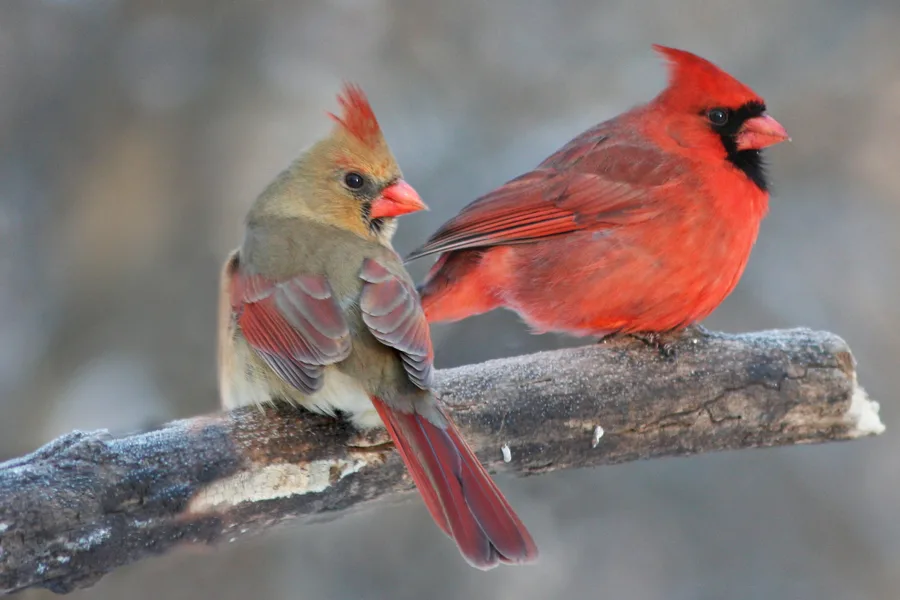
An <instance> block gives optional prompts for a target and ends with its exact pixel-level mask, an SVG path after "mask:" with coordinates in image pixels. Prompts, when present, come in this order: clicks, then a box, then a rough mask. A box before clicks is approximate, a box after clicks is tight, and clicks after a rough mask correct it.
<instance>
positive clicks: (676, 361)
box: [0, 329, 884, 593]
mask: <svg viewBox="0 0 900 600" xmlns="http://www.w3.org/2000/svg"><path fill="white" fill-rule="evenodd" d="M675 350H676V353H677V354H676V356H675V357H674V358H663V357H662V356H660V355H659V353H658V352H656V351H655V350H653V349H650V348H648V347H646V346H644V345H643V344H641V343H640V342H636V341H634V340H630V339H621V340H615V341H612V342H608V343H604V344H595V345H591V346H585V347H581V348H575V349H568V350H559V351H553V352H542V353H538V354H532V355H528V356H521V357H515V358H509V359H503V360H495V361H490V362H486V363H483V364H479V365H473V366H466V367H460V368H456V369H447V370H442V371H440V372H439V374H438V381H439V389H440V390H441V394H442V397H443V399H444V401H445V402H446V403H447V404H448V405H449V407H450V408H451V410H452V413H453V416H454V418H455V420H456V421H457V423H458V425H459V427H460V429H461V430H462V432H463V434H464V435H465V437H466V438H467V439H468V440H469V442H470V443H471V444H472V447H473V448H474V449H475V450H476V452H478V455H479V457H480V458H481V459H482V460H483V461H485V462H486V464H487V465H488V468H489V469H491V470H505V471H510V472H515V473H518V474H520V475H533V474H536V473H543V472H547V471H554V470H557V469H567V468H574V467H587V466H597V465H604V464H613V463H621V462H625V461H631V460H637V459H645V458H654V457H660V456H678V455H688V454H695V453H699V452H709V451H714V450H726V449H737V448H751V447H759V446H780V445H790V444H801V443H810V442H825V441H832V440H846V439H852V438H857V437H861V436H866V435H873V434H878V433H881V432H882V431H883V429H884V426H883V425H882V424H881V421H880V420H879V418H878V404H877V403H875V402H873V401H871V400H869V399H868V397H867V396H866V393H865V391H864V390H863V389H862V388H861V387H859V386H858V384H857V381H856V371H855V361H854V359H853V356H852V355H851V352H850V349H849V348H848V346H847V344H846V343H845V342H844V341H843V340H842V339H840V338H839V337H837V336H836V335H834V334H831V333H827V332H814V331H810V330H805V329H798V330H790V331H768V332H759V333H751V334H745V335H725V334H710V335H707V336H701V337H685V338H683V339H681V340H680V341H679V342H678V343H677V345H676V346H675ZM386 441H387V438H386V437H385V434H384V433H383V432H376V433H370V434H367V435H360V434H358V433H355V432H354V431H353V430H351V429H350V428H349V427H348V426H347V425H346V424H344V423H343V422H341V421H339V420H335V419H329V418H325V417H321V416H317V415H311V414H309V413H305V412H302V411H298V410H296V409H293V408H290V407H286V406H277V407H271V408H269V409H267V410H265V411H258V410H255V409H239V410H237V411H234V412H231V413H218V414H213V415H208V416H201V417H196V418H192V419H186V420H182V421H176V422H172V423H169V424H167V425H165V426H163V427H162V428H161V429H159V430H156V431H150V432H146V433H140V434H135V435H128V436H124V437H113V436H111V435H110V434H109V433H108V432H106V431H95V432H88V433H85V432H77V431H76V432H73V433H70V434H68V435H65V436H63V437H61V438H58V439H57V440H54V441H53V442H50V443H49V444H47V445H46V446H44V447H42V448H40V449H38V450H37V451H35V452H34V453H32V454H30V455H27V456H24V457H21V458H18V459H15V460H11V461H8V462H6V463H3V464H0V593H10V592H14V591H18V590H22V589H25V588H29V587H44V588H48V589H50V590H53V591H54V592H58V593H65V592H69V591H71V590H73V589H76V588H79V587H86V586H89V585H91V584H93V583H94V582H96V581H97V580H98V579H100V578H101V577H102V576H103V575H105V574H106V573H108V572H110V571H111V570H113V569H115V568H116V567H119V566H121V565H125V564H128V563H131V562H134V561H137V560H139V559H141V558H143V557H145V556H148V555H153V554H157V553H162V552H165V551H167V550H169V549H171V548H173V547H174V546H177V545H179V544H183V543H215V542H219V541H222V540H232V539H234V538H236V537H240V536H242V535H246V534H250V533H254V532H258V531H261V530H263V529H265V528H267V527H269V526H271V525H273V524H276V523H278V522H281V521H283V520H285V519H286V518H289V517H307V518H309V517H316V516H318V517H319V518H322V517H326V518H327V517H328V516H329V515H337V514H338V513H337V511H341V510H344V509H347V508H349V507H354V506H358V505H361V504H364V503H367V502H370V501H372V500H375V499H378V498H382V497H385V496H387V495H389V494H393V493H395V492H399V491H403V490H408V489H410V488H411V485H412V484H411V482H410V480H409V479H408V477H407V476H406V474H405V470H404V469H403V465H402V463H401V462H400V460H399V458H398V457H397V456H396V453H395V452H393V451H392V450H391V448H390V446H389V445H387V444H385V442H386ZM511 500H512V503H513V505H515V498H512V499H511ZM438 535H439V534H438V530H437V529H435V536H436V537H437V536H438Z"/></svg>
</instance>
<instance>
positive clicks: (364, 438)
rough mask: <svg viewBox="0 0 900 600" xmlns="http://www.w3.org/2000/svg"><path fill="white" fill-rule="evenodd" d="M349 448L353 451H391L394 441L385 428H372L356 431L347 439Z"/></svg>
mask: <svg viewBox="0 0 900 600" xmlns="http://www.w3.org/2000/svg"><path fill="white" fill-rule="evenodd" d="M347 448H349V449H350V450H352V451H353V452H378V453H383V452H390V451H391V450H393V449H394V442H393V441H392V440H391V438H390V437H389V436H388V433H387V431H385V430H384V429H370V430H366V431H358V432H356V433H355V434H354V435H353V436H352V437H351V438H350V439H349V440H347Z"/></svg>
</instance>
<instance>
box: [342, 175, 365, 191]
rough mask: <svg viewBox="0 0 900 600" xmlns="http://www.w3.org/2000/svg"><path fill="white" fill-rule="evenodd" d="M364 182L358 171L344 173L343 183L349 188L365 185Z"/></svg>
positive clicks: (355, 188) (356, 188)
mask: <svg viewBox="0 0 900 600" xmlns="http://www.w3.org/2000/svg"><path fill="white" fill-rule="evenodd" d="M365 183H366V181H365V179H363V176H362V175H360V174H359V173H352V172H351V173H347V174H346V175H344V184H345V185H346V186H347V187H348V188H350V189H351V190H358V189H360V188H361V187H362V186H363V185H365Z"/></svg>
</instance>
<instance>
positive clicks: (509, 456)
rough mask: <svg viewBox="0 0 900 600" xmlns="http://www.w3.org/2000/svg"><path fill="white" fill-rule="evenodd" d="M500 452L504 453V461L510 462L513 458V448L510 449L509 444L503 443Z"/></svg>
mask: <svg viewBox="0 0 900 600" xmlns="http://www.w3.org/2000/svg"><path fill="white" fill-rule="evenodd" d="M500 452H502V453H503V462H507V463H508V462H509V461H511V460H512V450H510V449H509V444H503V446H502V447H501V448H500Z"/></svg>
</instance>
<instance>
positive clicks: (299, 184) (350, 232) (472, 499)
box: [219, 86, 537, 569]
mask: <svg viewBox="0 0 900 600" xmlns="http://www.w3.org/2000/svg"><path fill="white" fill-rule="evenodd" d="M339 102H340V104H341V106H342V107H343V114H342V115H341V116H340V117H334V118H335V120H336V125H335V127H334V130H333V131H332V133H331V135H330V136H328V137H327V138H325V139H324V140H321V141H320V142H318V143H316V144H315V145H314V146H312V148H310V149H309V150H308V151H307V152H306V153H305V154H304V155H303V156H301V157H300V158H299V159H298V160H297V161H295V162H294V164H293V165H291V166H290V167H289V168H288V169H287V170H286V171H284V172H283V173H282V174H281V175H279V176H278V177H277V178H276V179H275V181H274V182H273V183H272V184H270V185H269V187H268V188H267V189H266V190H265V191H264V192H263V193H262V195H260V196H259V198H257V200H256V202H255V203H254V204H253V206H252V208H251V209H250V213H249V215H248V216H247V223H246V232H245V235H244V242H243V244H242V245H241V247H240V248H238V249H237V250H235V251H234V252H232V254H231V256H229V258H228V260H227V261H226V262H225V267H224V269H223V272H222V285H221V292H220V294H221V295H220V301H219V311H220V312H219V385H220V388H221V393H222V404H223V406H224V407H225V408H229V409H230V408H234V407H237V406H242V405H246V404H262V403H266V402H270V401H272V400H275V399H282V400H286V401H288V402H292V403H295V404H299V405H301V406H303V407H305V408H307V409H309V410H313V411H316V412H320V413H325V414H334V413H335V412H337V411H341V412H343V413H345V414H348V415H349V417H350V420H351V422H352V423H353V424H355V425H356V426H358V427H360V428H369V427H379V426H386V427H387V430H388V433H389V434H390V436H391V438H392V439H393V441H394V444H395V445H396V447H397V450H398V451H399V452H400V456H401V457H402V458H403V461H404V463H405V464H406V466H407V468H408V469H409V472H410V475H412V478H413V481H414V482H415V483H416V486H417V487H418V489H419V492H420V493H421V494H422V498H423V499H424V500H425V504H426V505H427V507H428V510H429V511H430V512H431V515H432V517H434V520H435V521H436V522H437V524H438V525H439V526H440V527H441V529H443V530H444V532H445V533H447V534H448V535H449V536H451V537H452V538H453V539H454V540H455V541H456V543H457V544H458V545H459V549H460V551H461V552H462V554H463V556H465V558H466V559H467V560H468V561H469V563H471V564H472V565H473V566H475V567H478V568H481V569H488V568H491V567H493V566H496V565H497V564H498V563H499V562H506V563H526V562H530V561H533V560H534V559H535V558H536V557H537V548H536V547H535V544H534V542H533V541H532V538H531V536H530V535H529V533H528V531H527V530H526V529H525V527H524V526H523V525H522V523H521V521H520V520H519V518H518V517H517V516H516V514H515V513H514V512H513V510H512V508H510V506H509V504H508V503H507V501H506V499H505V498H504V497H503V495H502V494H501V493H500V490H499V489H498V488H497V486H496V485H495V484H494V482H493V481H491V478H490V477H489V476H488V474H487V472H486V471H485V469H484V467H482V466H481V463H479V462H478V459H477V458H476V457H475V455H474V453H473V452H472V450H471V449H469V447H468V446H467V445H466V443H465V442H464V441H463V439H462V438H461V437H460V434H459V432H458V431H457V430H456V427H455V426H454V425H453V423H452V422H451V421H450V419H449V417H448V416H447V414H446V413H445V412H444V410H443V409H442V408H441V405H440V404H439V403H438V401H437V399H436V398H435V395H434V393H433V392H432V391H431V385H432V379H433V373H434V370H433V365H432V363H433V356H434V354H433V351H432V347H431V337H430V334H429V330H428V322H427V321H426V320H425V315H424V313H423V312H422V307H421V305H420V304H419V298H418V296H417V295H416V292H415V289H414V286H413V283H412V280H411V279H410V277H409V275H408V274H407V273H406V270H405V269H404V268H403V263H402V261H401V259H400V257H399V256H397V254H396V253H395V252H394V250H393V248H392V247H391V242H390V240H391V237H392V236H393V234H394V230H395V228H396V220H395V219H396V217H398V216H400V215H403V214H406V213H411V212H415V211H418V210H421V209H423V208H425V205H424V204H423V203H422V200H421V199H420V198H419V195H418V194H417V193H416V192H415V190H414V189H413V188H412V187H411V186H410V185H409V184H408V183H406V182H405V181H404V180H403V179H402V178H401V173H400V169H399V167H398V166H397V163H396V161H395V160H394V157H393V155H392V154H391V151H390V149H389V148H388V146H387V143H386V142H385V140H384V138H383V137H382V134H381V130H380V128H379V126H378V122H377V121H376V119H375V115H374V113H373V112H372V109H371V108H370V106H369V104H368V102H367V101H366V98H365V96H364V95H363V93H362V91H360V90H359V89H358V88H356V87H352V86H350V87H348V88H347V89H346V90H345V91H344V94H343V95H342V96H341V97H340V98H339Z"/></svg>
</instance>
